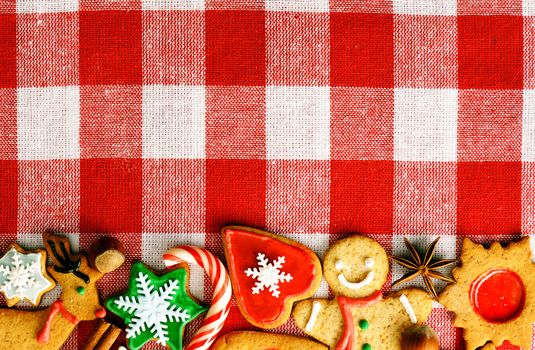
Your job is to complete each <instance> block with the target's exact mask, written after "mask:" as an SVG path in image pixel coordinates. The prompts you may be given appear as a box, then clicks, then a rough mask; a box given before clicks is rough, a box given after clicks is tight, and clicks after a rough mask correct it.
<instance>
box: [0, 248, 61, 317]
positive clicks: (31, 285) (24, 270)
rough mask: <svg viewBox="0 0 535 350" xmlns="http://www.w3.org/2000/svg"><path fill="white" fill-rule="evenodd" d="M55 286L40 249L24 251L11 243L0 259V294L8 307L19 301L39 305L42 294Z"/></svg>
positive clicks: (43, 252)
mask: <svg viewBox="0 0 535 350" xmlns="http://www.w3.org/2000/svg"><path fill="white" fill-rule="evenodd" d="M55 285H56V283H55V282H54V280H53V279H52V278H51V277H50V276H49V275H48V273H47V271H46V252H45V251H44V250H42V249H39V250H35V251H25V250H24V249H22V248H21V247H20V246H19V245H18V244H15V243H13V244H11V245H10V246H9V249H8V251H7V253H6V254H5V255H4V256H3V257H2V258H1V259H0V292H2V293H3V294H4V295H5V297H6V299H7V305H8V306H13V305H15V304H16V303H18V302H19V301H20V300H21V299H25V300H27V301H29V302H30V303H31V304H33V305H39V303H40V302H41V297H42V296H43V294H44V293H46V292H48V291H49V290H51V289H52V288H54V286H55Z"/></svg>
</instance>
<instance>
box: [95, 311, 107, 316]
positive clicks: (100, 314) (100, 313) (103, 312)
mask: <svg viewBox="0 0 535 350" xmlns="http://www.w3.org/2000/svg"><path fill="white" fill-rule="evenodd" d="M95 317H96V318H104V317H106V310H105V309H98V310H97V311H95Z"/></svg>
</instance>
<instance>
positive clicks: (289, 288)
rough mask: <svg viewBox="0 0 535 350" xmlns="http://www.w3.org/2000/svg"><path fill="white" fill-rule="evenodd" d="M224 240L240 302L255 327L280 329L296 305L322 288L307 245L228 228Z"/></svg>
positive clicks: (315, 260)
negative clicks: (296, 302)
mask: <svg viewBox="0 0 535 350" xmlns="http://www.w3.org/2000/svg"><path fill="white" fill-rule="evenodd" d="M222 234H223V244H224V247H225V256H226V258H227V264H228V268H229V273H230V279H231V281H232V287H233V289H234V295H235V297H236V302H237V304H238V307H239V308H240V311H241V313H242V314H243V316H244V317H245V318H246V319H247V320H248V321H249V322H250V323H251V324H253V325H255V326H257V327H260V328H265V329H269V328H275V327H278V326H280V325H282V324H283V323H285V322H286V321H287V320H288V318H289V316H290V313H291V311H292V304H293V303H294V302H295V301H299V300H304V299H307V298H310V297H311V296H312V295H313V294H314V293H315V292H316V290H317V289H318V288H319V285H320V282H321V264H320V261H319V259H318V257H317V256H316V254H314V252H312V251H311V250H310V249H309V248H307V247H305V246H304V245H302V244H300V243H298V242H295V241H292V240H290V239H287V238H284V237H280V236H277V235H275V234H272V233H269V232H265V231H261V230H257V229H252V228H248V227H240V226H229V227H224V228H223V230H222Z"/></svg>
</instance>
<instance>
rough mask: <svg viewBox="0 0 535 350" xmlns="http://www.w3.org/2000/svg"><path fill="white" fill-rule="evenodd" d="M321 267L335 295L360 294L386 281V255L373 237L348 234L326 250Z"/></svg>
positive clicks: (362, 294) (362, 295)
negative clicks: (349, 235) (348, 235)
mask: <svg viewBox="0 0 535 350" xmlns="http://www.w3.org/2000/svg"><path fill="white" fill-rule="evenodd" d="M323 270H324V274H325V279H326V280H327V283H329V286H330V287H331V288H332V290H333V291H334V292H335V293H336V294H341V295H346V296H350V297H355V298H356V297H364V296H367V295H370V294H372V293H373V292H374V291H376V290H379V289H381V287H382V286H383V284H384V283H385V282H386V279H387V276H388V256H387V254H386V252H385V250H384V249H383V248H382V247H381V246H380V245H379V244H378V243H377V242H376V241H374V240H373V239H370V238H367V237H363V236H351V237H348V238H345V239H342V240H339V241H337V242H336V243H335V244H333V245H332V246H331V247H330V248H329V249H328V250H327V252H326V253H325V257H324V259H323Z"/></svg>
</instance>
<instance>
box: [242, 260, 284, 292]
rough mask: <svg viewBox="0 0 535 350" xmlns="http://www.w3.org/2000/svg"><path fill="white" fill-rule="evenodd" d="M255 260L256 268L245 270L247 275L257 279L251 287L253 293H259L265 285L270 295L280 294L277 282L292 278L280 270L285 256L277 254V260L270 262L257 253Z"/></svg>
mask: <svg viewBox="0 0 535 350" xmlns="http://www.w3.org/2000/svg"><path fill="white" fill-rule="evenodd" d="M256 260H258V268H256V267H255V268H254V269H252V268H248V269H247V270H245V274H246V275H247V277H252V278H254V279H255V280H257V282H255V285H254V287H253V294H259V293H260V292H261V291H263V290H264V288H266V287H267V288H268V290H269V291H270V292H271V295H272V296H274V297H275V298H278V297H279V295H280V291H279V283H283V282H289V281H291V280H292V279H293V277H292V275H290V274H289V273H285V272H281V269H282V265H283V264H284V263H285V262H286V260H285V257H284V256H279V257H278V258H277V260H273V261H272V262H271V263H270V262H269V260H268V259H267V258H266V255H265V254H262V253H258V256H257V257H256Z"/></svg>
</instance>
